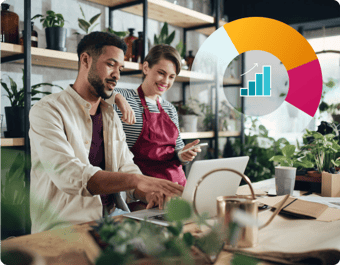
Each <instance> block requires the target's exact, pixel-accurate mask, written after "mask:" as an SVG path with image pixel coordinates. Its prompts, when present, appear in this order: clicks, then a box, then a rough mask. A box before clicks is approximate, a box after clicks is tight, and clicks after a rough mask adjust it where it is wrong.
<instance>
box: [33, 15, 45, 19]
mask: <svg viewBox="0 0 340 265" xmlns="http://www.w3.org/2000/svg"><path fill="white" fill-rule="evenodd" d="M42 16H43V15H40V14H37V15H35V16H34V17H32V18H31V20H33V19H36V18H38V17H42Z"/></svg>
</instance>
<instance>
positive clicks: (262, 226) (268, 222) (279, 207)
mask: <svg viewBox="0 0 340 265" xmlns="http://www.w3.org/2000/svg"><path fill="white" fill-rule="evenodd" d="M289 196H290V194H287V195H286V196H285V197H284V198H283V200H282V201H281V203H280V205H279V206H278V207H277V208H276V210H275V212H274V213H273V214H272V216H271V217H270V218H269V219H268V221H267V222H266V223H265V224H264V225H261V226H260V227H259V229H262V228H264V227H266V226H267V225H269V224H270V223H271V222H272V221H273V219H274V217H275V216H276V215H278V214H279V212H280V211H281V210H282V208H283V205H284V204H285V202H286V201H287V200H288V198H289Z"/></svg>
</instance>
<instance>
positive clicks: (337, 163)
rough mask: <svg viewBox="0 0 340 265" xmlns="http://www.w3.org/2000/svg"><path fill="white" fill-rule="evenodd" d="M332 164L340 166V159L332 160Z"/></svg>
mask: <svg viewBox="0 0 340 265" xmlns="http://www.w3.org/2000/svg"><path fill="white" fill-rule="evenodd" d="M331 162H332V164H333V165H334V166H336V167H340V160H338V161H334V159H332V160H331Z"/></svg>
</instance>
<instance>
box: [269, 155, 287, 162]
mask: <svg viewBox="0 0 340 265" xmlns="http://www.w3.org/2000/svg"><path fill="white" fill-rule="evenodd" d="M285 159H286V157H284V156H281V155H278V156H273V157H271V158H270V159H269V161H275V162H279V161H282V160H285Z"/></svg>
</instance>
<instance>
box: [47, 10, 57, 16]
mask: <svg viewBox="0 0 340 265" xmlns="http://www.w3.org/2000/svg"><path fill="white" fill-rule="evenodd" d="M46 14H47V15H49V16H54V15H55V13H54V11H52V10H48V11H46Z"/></svg>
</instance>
